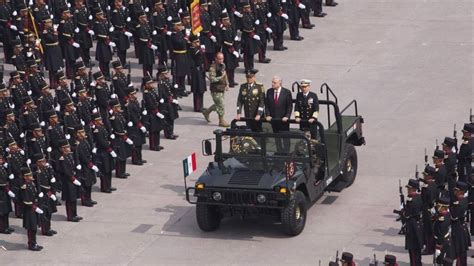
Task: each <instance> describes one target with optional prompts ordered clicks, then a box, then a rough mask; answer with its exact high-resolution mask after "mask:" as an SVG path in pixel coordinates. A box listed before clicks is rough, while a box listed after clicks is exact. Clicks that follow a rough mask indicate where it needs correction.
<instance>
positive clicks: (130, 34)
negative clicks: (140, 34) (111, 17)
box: [123, 31, 133, 37]
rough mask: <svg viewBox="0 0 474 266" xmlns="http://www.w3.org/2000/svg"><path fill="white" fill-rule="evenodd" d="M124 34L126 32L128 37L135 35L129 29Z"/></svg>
mask: <svg viewBox="0 0 474 266" xmlns="http://www.w3.org/2000/svg"><path fill="white" fill-rule="evenodd" d="M123 34H125V36H127V37H132V36H133V34H132V33H131V32H129V31H126V32H124V33H123Z"/></svg>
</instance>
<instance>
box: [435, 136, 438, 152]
mask: <svg viewBox="0 0 474 266" xmlns="http://www.w3.org/2000/svg"><path fill="white" fill-rule="evenodd" d="M435 149H436V150H439V145H438V139H436V148H435Z"/></svg>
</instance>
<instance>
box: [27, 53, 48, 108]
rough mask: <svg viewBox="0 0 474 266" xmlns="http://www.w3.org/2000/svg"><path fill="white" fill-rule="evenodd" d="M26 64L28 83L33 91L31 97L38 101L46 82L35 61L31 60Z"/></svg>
mask: <svg viewBox="0 0 474 266" xmlns="http://www.w3.org/2000/svg"><path fill="white" fill-rule="evenodd" d="M26 63H27V64H28V71H27V73H28V77H27V81H28V84H29V89H30V90H31V97H32V98H33V100H35V101H36V100H37V99H38V98H39V97H40V95H41V89H42V86H43V85H44V84H45V83H46V81H45V80H44V77H43V73H42V72H41V71H39V70H38V65H37V64H36V62H35V60H33V59H31V60H28V61H27V62H26Z"/></svg>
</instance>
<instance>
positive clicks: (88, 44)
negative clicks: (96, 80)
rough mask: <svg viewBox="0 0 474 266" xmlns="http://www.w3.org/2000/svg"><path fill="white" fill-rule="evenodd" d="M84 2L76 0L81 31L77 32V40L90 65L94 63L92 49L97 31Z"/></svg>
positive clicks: (83, 55)
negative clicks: (92, 61) (93, 26)
mask: <svg viewBox="0 0 474 266" xmlns="http://www.w3.org/2000/svg"><path fill="white" fill-rule="evenodd" d="M84 2H85V0H75V1H74V18H75V20H76V23H77V27H78V29H79V32H77V33H76V41H77V43H79V45H80V48H79V49H80V55H81V57H82V60H84V63H85V65H86V66H87V67H90V66H91V65H92V64H91V56H90V49H91V48H92V37H93V36H94V35H95V32H94V31H93V30H92V29H91V22H92V15H91V13H90V10H88V9H87V7H86V5H85V3H84ZM76 71H77V68H76Z"/></svg>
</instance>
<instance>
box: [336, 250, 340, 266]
mask: <svg viewBox="0 0 474 266" xmlns="http://www.w3.org/2000/svg"><path fill="white" fill-rule="evenodd" d="M336 263H339V250H336Z"/></svg>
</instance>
